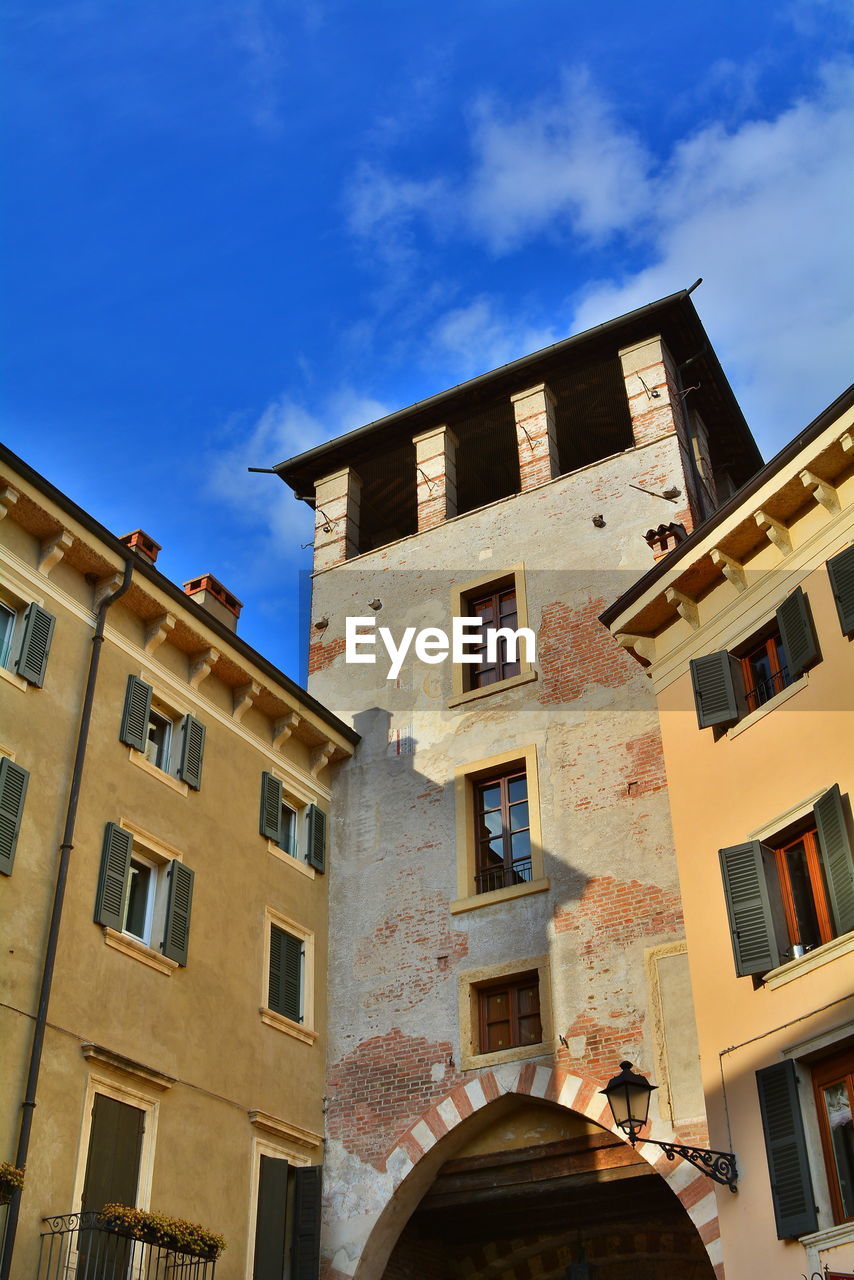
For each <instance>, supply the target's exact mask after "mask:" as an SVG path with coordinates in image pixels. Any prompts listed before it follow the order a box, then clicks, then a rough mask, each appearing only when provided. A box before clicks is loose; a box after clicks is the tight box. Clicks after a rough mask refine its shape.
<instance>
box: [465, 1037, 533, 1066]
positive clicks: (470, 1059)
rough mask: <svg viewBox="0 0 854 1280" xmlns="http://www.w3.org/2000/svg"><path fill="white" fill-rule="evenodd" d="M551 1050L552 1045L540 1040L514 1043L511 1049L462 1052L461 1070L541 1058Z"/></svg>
mask: <svg viewBox="0 0 854 1280" xmlns="http://www.w3.org/2000/svg"><path fill="white" fill-rule="evenodd" d="M552 1052H553V1046H551V1045H549V1044H547V1043H546V1042H545V1041H541V1042H540V1043H539V1044H525V1045H516V1047H515V1048H513V1049H498V1050H496V1052H495V1053H463V1054H461V1061H460V1070H461V1071H478V1070H480V1069H481V1068H482V1067H498V1066H500V1065H501V1063H502V1062H521V1061H523V1060H524V1059H525V1058H542V1057H544V1056H545V1055H546V1054H550V1053H552Z"/></svg>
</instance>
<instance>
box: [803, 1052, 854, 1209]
mask: <svg viewBox="0 0 854 1280" xmlns="http://www.w3.org/2000/svg"><path fill="white" fill-rule="evenodd" d="M812 1079H813V1088H814V1089H815V1102H816V1110H817V1112H818V1124H819V1129H820V1131H821V1142H822V1148H823V1151H824V1163H825V1168H826V1170H827V1181H828V1185H829V1188H830V1199H831V1203H832V1205H833V1217H834V1221H835V1222H839V1223H841V1222H851V1221H854V1124H853V1123H852V1107H854V1049H852V1048H851V1047H849V1048H847V1049H845V1050H843V1051H842V1052H841V1053H836V1054H834V1055H833V1057H830V1058H825V1059H823V1060H822V1061H821V1062H818V1063H816V1065H815V1066H814V1067H813V1069H812Z"/></svg>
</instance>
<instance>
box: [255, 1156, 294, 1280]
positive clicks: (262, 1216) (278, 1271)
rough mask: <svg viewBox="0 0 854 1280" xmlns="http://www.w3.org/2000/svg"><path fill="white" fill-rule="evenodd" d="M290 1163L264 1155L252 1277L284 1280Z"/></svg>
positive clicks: (259, 1184)
mask: <svg viewBox="0 0 854 1280" xmlns="http://www.w3.org/2000/svg"><path fill="white" fill-rule="evenodd" d="M288 1168H289V1166H288V1162H287V1160H282V1159H280V1158H279V1157H278V1156H262V1157H261V1169H260V1173H259V1178H258V1212H257V1214H256V1218H255V1260H254V1263H253V1266H252V1280H282V1277H283V1276H284V1274H285V1270H286V1265H287V1247H286V1239H287V1227H288Z"/></svg>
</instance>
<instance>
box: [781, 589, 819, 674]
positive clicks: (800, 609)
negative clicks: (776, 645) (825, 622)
mask: <svg viewBox="0 0 854 1280" xmlns="http://www.w3.org/2000/svg"><path fill="white" fill-rule="evenodd" d="M777 626H778V627H779V628H780V638H781V640H782V641H783V648H784V649H785V651H786V659H787V665H788V668H789V679H790V680H797V678H798V676H799V675H801V673H802V672H804V671H806V669H807V667H811V666H812V665H813V663H814V662H817V661H818V659H819V658H820V656H821V655H820V653H819V649H818V640H817V639H816V635H815V627H814V625H813V620H812V612H811V610H810V606H809V601H808V600H807V597H806V596H805V595H804V593H803V591H802V590H801V588H800V587H796V588H795V590H794V591H793V592H792V594H791V595H790V596H788V597H787V598H786V599H785V600H784V601H783V603H782V604H781V605H780V608H779V609H778V610H777Z"/></svg>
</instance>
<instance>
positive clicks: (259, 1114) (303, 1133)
mask: <svg viewBox="0 0 854 1280" xmlns="http://www.w3.org/2000/svg"><path fill="white" fill-rule="evenodd" d="M249 1123H250V1124H251V1125H254V1126H255V1128H256V1129H262V1130H263V1131H264V1133H272V1134H274V1135H275V1137H277V1138H285V1139H286V1140H287V1141H288V1142H294V1143H296V1144H297V1146H300V1147H306V1148H308V1150H310V1151H312V1150H314V1149H316V1148H317V1147H319V1146H321V1145H322V1143H323V1138H322V1137H321V1135H320V1134H319V1133H314V1132H313V1131H312V1130H311V1129H302V1128H301V1127H300V1126H299V1125H296V1124H290V1123H289V1122H288V1121H287V1120H279V1119H278V1117H277V1116H271V1115H269V1114H268V1113H267V1112H266V1111H250V1112H249Z"/></svg>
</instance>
